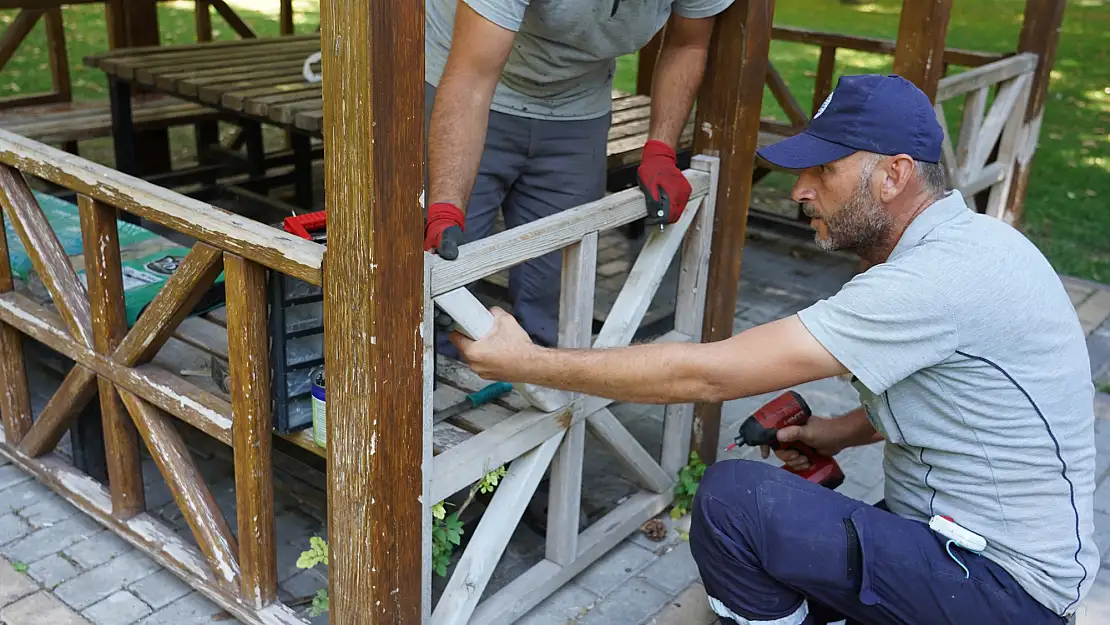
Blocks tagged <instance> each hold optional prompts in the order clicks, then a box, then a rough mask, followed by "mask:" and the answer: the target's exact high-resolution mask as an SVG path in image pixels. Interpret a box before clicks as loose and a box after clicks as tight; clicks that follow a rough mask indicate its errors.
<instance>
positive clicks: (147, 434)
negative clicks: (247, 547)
mask: <svg viewBox="0 0 1110 625" xmlns="http://www.w3.org/2000/svg"><path fill="white" fill-rule="evenodd" d="M119 395H120V397H121V398H122V399H123V403H124V405H125V406H127V412H129V413H130V414H131V418H132V419H134V421H135V426H136V428H137V429H138V431H139V434H140V435H141V436H142V437H143V441H145V442H146V446H147V449H148V450H149V451H150V455H151V457H152V458H154V462H155V464H157V465H158V470H159V472H161V474H162V477H163V478H164V479H165V480H166V485H167V486H169V489H170V492H171V493H172V494H173V498H174V501H176V502H177V505H178V507H179V508H180V509H181V514H182V515H183V516H184V517H185V520H186V522H188V524H189V527H190V529H192V530H193V536H194V537H195V538H196V540H197V544H198V545H199V546H200V550H201V552H202V553H203V554H204V556H205V558H206V559H207V560H208V565H209V567H210V568H211V569H212V571H213V573H215V575H216V579H217V580H219V582H220V583H221V584H223V585H225V586H226V587H227V588H228V589H229V590H232V591H233V592H238V588H239V561H238V555H237V553H238V549H237V547H236V541H235V536H233V535H232V533H231V528H229V527H228V525H227V521H226V520H225V519H224V516H223V513H222V512H220V508H219V506H217V505H216V500H215V498H213V497H212V492H211V491H210V490H208V485H207V484H206V483H205V481H204V477H203V476H202V475H201V472H200V469H199V468H198V467H197V465H196V463H195V462H194V461H193V457H192V454H190V453H189V450H188V449H187V448H186V447H185V443H184V441H182V440H181V434H179V433H178V432H177V430H176V429H174V426H173V423H172V422H171V421H170V419H169V416H168V415H166V414H165V413H164V412H162V411H161V410H159V409H158V408H155V407H154V406H152V405H150V404H148V403H147V402H145V401H143V400H142V399H141V398H139V397H138V396H136V395H134V394H132V393H131V392H130V391H126V390H124V389H119Z"/></svg>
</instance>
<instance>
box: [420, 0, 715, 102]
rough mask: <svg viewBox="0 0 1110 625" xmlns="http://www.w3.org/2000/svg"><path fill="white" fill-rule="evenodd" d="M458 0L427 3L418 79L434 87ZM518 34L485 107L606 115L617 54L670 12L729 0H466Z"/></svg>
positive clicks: (698, 11)
mask: <svg viewBox="0 0 1110 625" xmlns="http://www.w3.org/2000/svg"><path fill="white" fill-rule="evenodd" d="M458 1H459V0H426V1H425V15H426V18H425V22H424V37H425V46H424V79H425V80H426V81H427V82H429V83H431V84H432V85H433V86H436V87H438V86H439V79H440V76H441V75H442V74H443V67H444V64H446V62H447V53H448V51H449V50H450V48H451V33H452V30H453V28H454V25H455V8H456V6H457V3H458ZM465 1H466V3H467V4H468V5H469V6H470V7H471V8H472V9H474V11H475V12H477V13H478V14H479V15H481V16H483V17H485V18H486V19H488V20H490V21H491V22H493V23H494V24H497V25H498V26H501V27H503V28H506V29H508V30H511V31H513V32H515V33H516V39H515V41H514V42H513V49H512V51H511V52H510V54H509V59H508V61H506V63H505V67H504V69H503V70H502V72H501V80H500V81H499V82H498V84H497V88H496V90H495V91H494V95H493V104H492V106H491V108H492V109H493V110H495V111H500V112H502V113H509V114H512V115H518V116H522V117H532V118H539V119H593V118H597V117H601V116H602V115H605V114H607V113H608V112H609V109H610V107H611V101H612V96H611V92H612V83H613V74H614V72H615V71H616V59H617V57H620V56H623V55H626V54H632V53H634V52H636V51H638V50H639V49H640V48H642V47H644V45H646V44H647V42H648V41H650V40H651V38H652V37H653V36H654V35H655V33H657V32H659V29H661V28H662V27H663V26H664V25H665V24H666V23H667V19H668V18H669V17H670V15H671V11H672V10H673V11H674V12H675V13H677V14H678V15H680V16H682V17H687V18H704V17H712V16H714V15H716V14H718V13H720V12H721V11H723V10H725V9H726V8H727V7H728V6H729V5H730V4H732V2H733V0H465Z"/></svg>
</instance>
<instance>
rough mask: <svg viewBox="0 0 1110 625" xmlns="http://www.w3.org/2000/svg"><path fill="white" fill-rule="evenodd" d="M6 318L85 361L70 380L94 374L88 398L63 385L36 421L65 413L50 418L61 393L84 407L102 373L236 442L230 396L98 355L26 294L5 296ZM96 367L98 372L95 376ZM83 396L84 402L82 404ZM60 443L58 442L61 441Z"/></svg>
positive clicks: (73, 406) (0, 312) (0, 304)
mask: <svg viewBox="0 0 1110 625" xmlns="http://www.w3.org/2000/svg"><path fill="white" fill-rule="evenodd" d="M0 321H2V322H4V323H6V324H8V325H11V326H12V327H13V328H17V329H18V330H19V331H20V332H22V333H24V334H26V335H27V336H29V337H31V338H32V339H34V340H36V341H39V342H40V343H43V344H44V345H46V346H48V347H50V348H51V349H54V350H56V351H58V352H60V353H62V354H64V355H65V356H67V357H68V358H70V359H72V360H74V361H75V362H77V363H78V365H81V366H79V367H75V368H74V369H73V370H72V371H71V372H70V374H69V375H70V376H75V377H80V378H81V379H80V380H74V381H72V382H69V383H68V384H73V385H74V386H75V387H79V388H85V387H83V386H81V385H82V384H85V381H86V380H85V379H84V377H83V376H84V375H87V376H88V378H87V382H88V384H87V388H85V390H86V391H87V392H88V393H90V394H89V395H87V396H85V398H84V399H81V398H74V397H72V395H73V392H72V391H66V392H64V393H63V392H61V391H62V389H61V388H60V389H59V392H57V393H55V394H54V398H52V399H51V403H48V404H47V408H46V409H44V410H43V412H42V414H40V415H39V418H38V420H37V421H36V422H35V424H36V425H37V424H38V423H39V422H44V421H46V422H49V421H50V420H51V419H54V420H56V419H58V418H60V417H50V415H51V414H52V411H54V410H57V411H59V412H61V411H62V409H61V408H58V409H54V408H51V405H52V403H53V402H55V401H59V400H58V398H60V397H70V399H69V402H68V403H69V406H68V408H67V409H68V410H70V411H73V410H80V409H81V408H82V407H83V406H84V405H85V403H87V402H88V399H89V398H91V393H92V392H94V391H95V390H96V387H95V385H93V384H92V382H93V381H94V380H95V379H96V375H100V376H103V377H105V378H108V379H109V380H111V381H112V383H113V384H115V385H116V386H118V387H120V388H123V389H127V390H128V391H131V392H132V393H134V394H136V395H138V396H139V397H142V398H143V399H145V400H146V401H148V402H150V403H152V404H154V405H155V406H157V407H159V408H161V409H162V410H164V411H166V412H168V413H170V414H172V415H174V416H176V417H177V418H179V419H181V420H182V421H184V422H186V423H188V424H189V425H192V426H193V427H195V428H197V429H199V430H201V431H203V432H204V433H206V434H208V435H209V436H211V437H213V438H215V439H217V440H219V441H221V442H223V443H224V444H226V445H231V405H230V404H229V403H228V402H227V401H226V400H225V399H223V398H221V397H217V396H216V395H214V394H212V393H211V392H208V391H205V390H203V389H201V388H200V387H198V386H196V385H195V384H192V383H190V382H187V381H185V380H183V379H181V378H180V377H179V376H177V375H174V374H173V373H170V372H169V371H167V370H166V369H164V368H162V367H159V366H157V365H153V364H149V365H141V366H139V367H134V368H130V367H126V366H124V365H122V364H120V363H118V362H116V361H115V360H112V359H111V358H108V357H107V356H103V355H101V354H97V353H96V352H95V351H94V350H93V349H91V348H89V347H85V346H84V345H81V344H80V343H78V342H76V341H74V340H73V338H72V337H70V336H69V334H67V333H66V331H65V329H64V328H63V326H62V321H61V318H60V317H58V314H57V313H55V312H54V311H52V310H50V309H48V308H46V307H44V306H42V305H41V304H39V303H37V302H35V301H34V300H32V299H30V298H29V297H27V296H26V295H24V294H22V293H6V294H3V295H0ZM93 372H95V375H94V373H93ZM67 380H68V377H67ZM66 386H67V382H66V381H63V382H62V387H63V388H65V387H66ZM82 401H83V402H84V403H81V402H82ZM66 427H68V425H62V426H61V428H60V429H59V430H58V431H59V432H62V433H64V431H65V428H66ZM28 443H29V441H28V440H27V439H26V438H25V439H24V440H23V442H22V443H21V445H20V448H21V449H22V450H23V451H24V452H29V451H30V450H29V449H27V446H28ZM54 443H55V444H56V441H55V442H54ZM39 444H42V443H39ZM43 448H45V449H51V448H52V446H51V445H49V444H46V445H44V446H43ZM35 455H37V454H35Z"/></svg>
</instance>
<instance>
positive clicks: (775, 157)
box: [755, 131, 857, 169]
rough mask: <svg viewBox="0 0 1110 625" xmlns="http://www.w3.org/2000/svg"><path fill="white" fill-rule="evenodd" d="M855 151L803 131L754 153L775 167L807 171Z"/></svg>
mask: <svg viewBox="0 0 1110 625" xmlns="http://www.w3.org/2000/svg"><path fill="white" fill-rule="evenodd" d="M856 151H857V150H856V149H855V148H850V147H848V146H846V145H840V144H839V143H833V142H832V141H826V140H824V139H821V138H820V137H816V136H814V135H811V134H809V133H808V132H804V131H803V132H800V133H798V134H796V135H794V136H793V137H787V138H786V139H783V140H782V141H779V142H777V143H772V144H771V145H768V146H766V147H763V148H760V149H758V150H756V152H755V153H756V155H758V156H759V157H760V158H762V159H763V160H765V161H767V162H768V163H770V164H772V165H774V166H775V167H780V168H782V169H808V168H810V167H817V166H819V165H824V164H826V163H831V162H833V161H836V160H840V159H842V158H844V157H845V156H849V155H851V154H852V153H853V152H856Z"/></svg>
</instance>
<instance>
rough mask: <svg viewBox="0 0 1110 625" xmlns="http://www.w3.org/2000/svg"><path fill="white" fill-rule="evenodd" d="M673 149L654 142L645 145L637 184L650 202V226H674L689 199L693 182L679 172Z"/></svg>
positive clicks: (648, 211) (648, 218)
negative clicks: (663, 224) (665, 224)
mask: <svg viewBox="0 0 1110 625" xmlns="http://www.w3.org/2000/svg"><path fill="white" fill-rule="evenodd" d="M677 161H678V157H677V155H675V151H674V149H672V148H671V146H669V145H667V144H666V143H663V142H662V141H655V140H654V139H653V140H651V141H648V142H647V143H645V144H644V155H643V158H642V160H641V161H640V167H639V168H637V169H636V181H637V182H638V183H639V184H640V190H641V191H643V192H644V196H645V199H646V200H647V219H646V220H645V222H646V223H647V224H648V225H656V224H662V223H668V224H671V223H674V222H676V221H678V218H679V217H680V216H681V215H682V211H683V209H685V208H686V202H688V201H689V200H690V191H691V189H690V183H689V182H688V181H687V180H686V176H683V175H682V172H681V171H679V170H678V162H677Z"/></svg>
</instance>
